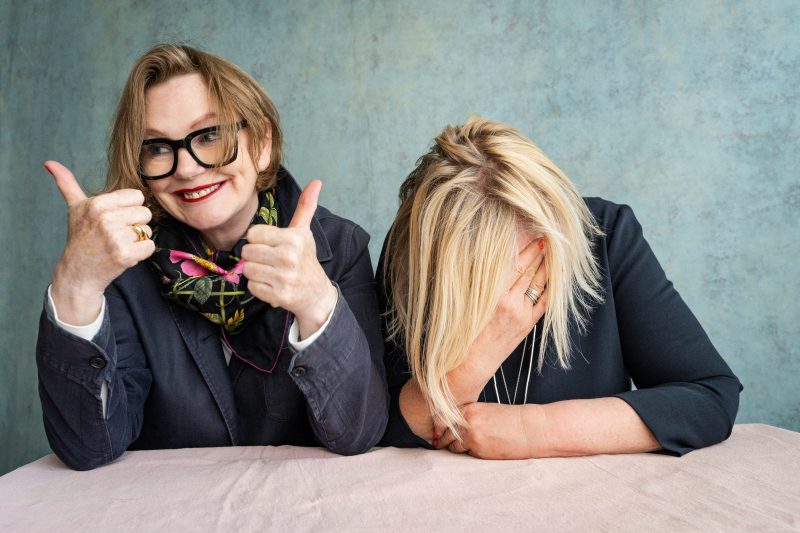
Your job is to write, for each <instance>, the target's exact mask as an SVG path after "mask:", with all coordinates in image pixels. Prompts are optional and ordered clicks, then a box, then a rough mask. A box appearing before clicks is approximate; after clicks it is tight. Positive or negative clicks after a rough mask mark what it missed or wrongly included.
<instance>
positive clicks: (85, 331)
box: [47, 284, 330, 341]
mask: <svg viewBox="0 0 800 533" xmlns="http://www.w3.org/2000/svg"><path fill="white" fill-rule="evenodd" d="M52 287H53V285H52V284H50V285H49V286H48V287H47V305H48V307H49V308H50V311H52V313H53V318H54V319H55V322H56V324H57V325H58V327H60V328H61V329H63V330H64V331H67V332H69V333H72V334H73V335H75V336H76V337H79V338H81V339H83V340H87V341H90V340H92V339H93V338H94V336H95V335H97V333H98V332H99V331H100V327H101V326H102V325H103V315H105V313H106V298H105V296H103V303H102V304H101V305H100V314H99V315H97V318H95V319H94V322H92V323H91V324H87V325H85V326H73V325H71V324H67V323H66V322H62V321H61V320H60V319H59V318H58V310H57V309H56V304H55V302H53V296H52V294H50V289H51V288H52ZM328 320H329V321H330V317H328ZM325 324H327V322H326V323H325ZM292 327H294V326H292ZM324 327H325V326H324V325H323V328H324Z"/></svg>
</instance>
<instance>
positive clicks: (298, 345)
mask: <svg viewBox="0 0 800 533" xmlns="http://www.w3.org/2000/svg"><path fill="white" fill-rule="evenodd" d="M337 305H339V291H338V290H337V291H336V302H335V303H334V304H333V307H332V308H331V312H330V313H329V314H328V319H327V320H326V321H325V323H324V324H322V325H321V326H320V328H319V329H318V330H317V331H315V332H314V333H313V334H312V335H309V336H308V337H307V338H305V339H304V340H302V341H301V340H300V326H298V325H297V317H295V318H294V319H293V320H292V326H291V327H290V328H289V344H290V345H291V347H292V348H294V350H295V351H296V352H300V351H303V350H305V349H306V348H308V347H309V346H311V344H312V343H313V342H314V341H315V340H317V339H318V338H319V336H320V335H322V333H323V332H324V331H325V329H326V328H327V327H328V324H330V323H331V317H332V316H333V312H334V311H336V306H337ZM101 316H102V313H101Z"/></svg>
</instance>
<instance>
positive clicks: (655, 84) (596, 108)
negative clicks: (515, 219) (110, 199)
mask: <svg viewBox="0 0 800 533" xmlns="http://www.w3.org/2000/svg"><path fill="white" fill-rule="evenodd" d="M798 27H800V3H798V2H796V1H794V0H787V1H779V0H775V1H769V2H766V1H765V2H755V3H744V2H733V1H732V2H710V1H701V2H689V1H686V2H669V3H667V2H634V1H620V2H613V3H612V2H594V1H585V2H573V1H564V2H555V1H553V2H547V1H515V2H502V1H481V2H479V1H446V2H429V1H419V0H415V1H409V2H389V1H387V2H379V1H351V2H345V1H330V2H315V1H307V0H298V1H293V2H277V1H257V0H248V1H238V2H219V3H218V2H211V1H208V0H202V1H198V0H194V1H191V2H188V1H183V0H177V1H171V2H153V1H136V2H134V1H131V2H108V1H99V0H98V1H95V2H61V1H55V0H54V1H50V2H48V1H42V0H32V1H29V2H22V1H15V0H3V1H2V4H1V5H0V35H2V37H0V41H1V42H2V43H3V49H2V65H1V66H0V76H2V78H1V79H0V124H1V125H2V126H1V127H0V143H2V144H0V191H2V193H1V194H2V197H0V228H2V231H1V232H0V248H2V256H3V259H2V271H0V291H2V292H1V293H0V294H1V295H2V305H0V346H2V348H0V350H2V352H0V474H2V473H4V472H6V471H8V470H9V469H12V468H15V467H16V466H19V465H21V464H23V463H25V462H28V461H30V460H33V459H35V458H37V457H39V456H41V455H43V454H45V453H47V452H48V446H47V443H46V440H45V438H44V432H43V429H42V422H41V411H40V408H39V400H38V396H37V391H36V387H37V384H36V370H35V363H34V346H35V340H36V331H37V322H38V316H39V312H40V309H41V303H42V296H43V292H44V289H45V287H46V286H47V283H48V282H49V280H50V276H51V272H52V268H53V266H54V264H55V262H56V260H57V258H58V256H59V254H60V251H61V248H62V246H63V243H64V239H65V229H64V228H65V212H66V210H65V206H64V203H63V200H62V199H61V197H60V196H59V194H58V191H57V190H56V188H55V186H54V185H53V183H52V180H51V178H50V176H49V175H48V174H46V173H45V171H44V170H43V169H42V166H41V163H42V162H43V161H45V160H46V159H49V158H53V159H58V160H60V161H62V162H64V163H65V164H67V165H68V166H69V167H71V168H72V169H73V171H74V172H75V174H76V175H77V176H78V177H79V179H80V180H81V181H82V183H83V184H84V186H85V187H87V188H90V189H95V190H96V189H98V188H99V187H100V184H101V183H102V179H103V175H104V169H105V164H104V145H105V142H106V138H107V133H108V129H109V123H110V119H111V115H112V113H113V110H114V106H115V104H116V99H117V98H118V95H119V92H120V90H121V88H122V85H123V83H124V81H125V77H126V75H127V72H128V70H129V68H130V66H131V64H132V63H133V61H134V60H135V59H136V58H137V57H138V56H139V55H140V54H141V53H142V52H144V51H145V50H146V49H147V48H148V47H149V46H150V45H152V44H155V43H157V42H162V41H176V40H179V41H184V42H187V43H189V44H192V45H195V46H199V47H202V48H205V49H207V50H209V51H211V52H213V53H216V54H218V55H221V56H223V57H226V58H228V59H230V60H232V61H234V62H235V63H237V64H239V65H241V66H242V67H243V68H244V69H245V70H247V71H248V72H250V73H251V74H252V75H253V76H254V77H255V78H256V79H258V80H259V81H260V82H261V83H262V84H263V85H264V86H265V87H266V88H267V90H268V92H269V93H270V94H271V95H272V97H273V98H274V100H275V102H276V104H277V106H278V109H279V110H280V112H281V114H282V119H283V126H284V129H285V132H286V145H287V152H286V153H287V155H286V164H287V166H288V168H290V169H291V171H292V172H293V173H294V175H295V176H296V177H297V178H298V179H299V180H300V181H301V182H303V183H305V182H307V181H308V180H310V179H312V178H321V179H323V180H325V188H324V190H323V193H322V203H324V204H325V205H326V206H328V207H329V208H331V209H332V210H334V211H335V212H338V213H340V214H343V215H345V216H348V217H349V218H352V219H354V220H355V221H357V222H358V223H360V224H361V225H362V226H364V227H365V228H366V229H367V231H369V232H370V234H371V235H372V237H373V241H372V244H371V250H372V253H373V261H374V260H375V258H376V256H377V253H378V252H379V250H380V245H381V242H382V239H383V237H384V234H385V233H386V230H387V228H388V226H389V224H390V222H391V220H392V217H393V214H394V211H395V209H396V207H397V200H396V198H397V190H398V186H399V184H400V182H401V180H402V179H403V177H404V176H405V175H406V174H407V173H408V172H409V171H410V169H411V168H412V166H413V163H414V161H415V159H416V158H417V157H418V156H419V155H420V154H421V153H422V152H423V150H424V149H425V148H426V147H427V146H428V144H429V143H430V141H431V139H432V138H433V137H434V136H435V134H436V133H437V132H438V131H439V130H440V129H441V128H442V126H443V125H444V124H446V123H448V122H449V123H458V122H460V121H463V120H464V119H465V118H466V117H467V116H469V115H470V114H472V113H477V114H481V115H483V116H485V117H488V118H493V119H496V120H501V121H505V122H508V123H510V124H512V125H514V126H516V127H517V128H519V129H520V130H522V131H523V132H524V133H526V134H527V135H529V136H530V137H532V138H533V139H534V141H536V142H537V143H538V144H539V145H540V146H541V147H542V148H543V149H544V150H545V151H546V152H547V153H548V154H549V155H550V156H551V157H552V159H554V160H555V161H556V163H557V164H559V165H560V166H561V167H562V168H563V169H564V171H565V172H566V173H567V175H568V176H570V177H571V178H572V179H573V181H574V182H575V183H576V184H577V186H578V187H579V189H580V190H581V191H582V192H583V193H584V194H585V195H593V196H594V195H597V196H603V197H606V198H608V199H611V200H614V201H616V202H620V203H628V204H630V205H631V206H632V207H633V208H634V210H635V212H636V213H637V215H638V217H639V219H640V221H641V222H642V224H643V226H644V228H645V235H646V237H647V238H648V239H649V241H650V243H651V244H652V246H653V248H654V249H655V251H656V253H657V255H658V256H659V258H660V259H661V261H662V264H663V265H664V268H665V270H666V271H667V274H668V276H669V277H670V278H671V279H672V280H673V281H674V283H675V285H676V287H677V288H678V290H679V291H680V292H681V294H682V295H683V297H684V298H685V299H686V300H687V302H688V303H689V305H690V306H691V308H692V309H693V310H694V312H695V314H696V315H697V316H698V317H699V319H700V321H701V322H702V324H703V325H704V326H705V328H706V330H707V331H708V333H709V335H710V336H711V339H712V340H713V341H714V343H715V344H716V346H717V347H718V349H719V351H720V352H721V353H722V354H723V355H724V357H725V358H726V359H727V361H728V362H729V363H730V365H731V366H732V367H733V369H734V371H735V372H736V373H737V374H738V375H739V376H740V378H741V380H742V381H743V382H744V385H745V391H744V393H743V396H742V403H741V409H740V413H739V418H738V421H739V422H765V423H769V424H774V425H778V426H782V427H785V428H789V429H793V430H800V393H799V392H798V391H799V390H800V359H799V358H798V355H799V354H800V350H799V349H798V346H800V313H798V309H800V306H799V305H798V301H797V300H798V295H799V294H800V281H798V280H800V268H799V267H798V258H800V216H798V212H799V210H800V178H799V177H798V170H797V167H798V162H800V161H798V148H800V143H799V142H798V135H800V126H799V125H798V110H799V109H800V32H798Z"/></svg>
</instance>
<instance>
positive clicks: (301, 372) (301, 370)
mask: <svg viewBox="0 0 800 533" xmlns="http://www.w3.org/2000/svg"><path fill="white" fill-rule="evenodd" d="M292 375H293V376H294V377H296V378H302V377H303V376H305V375H306V367H304V366H296V367H294V368H293V369H292Z"/></svg>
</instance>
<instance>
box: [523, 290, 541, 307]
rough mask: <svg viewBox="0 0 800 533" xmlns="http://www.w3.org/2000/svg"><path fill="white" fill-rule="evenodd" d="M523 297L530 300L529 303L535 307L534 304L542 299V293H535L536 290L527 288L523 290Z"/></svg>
mask: <svg viewBox="0 0 800 533" xmlns="http://www.w3.org/2000/svg"><path fill="white" fill-rule="evenodd" d="M525 296H527V297H528V298H530V300H531V302H533V305H536V302H538V301H539V298H541V297H542V293H541V292H539V291H537V290H536V289H534V288H533V287H528V288H527V289H526V290H525Z"/></svg>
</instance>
